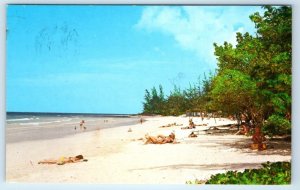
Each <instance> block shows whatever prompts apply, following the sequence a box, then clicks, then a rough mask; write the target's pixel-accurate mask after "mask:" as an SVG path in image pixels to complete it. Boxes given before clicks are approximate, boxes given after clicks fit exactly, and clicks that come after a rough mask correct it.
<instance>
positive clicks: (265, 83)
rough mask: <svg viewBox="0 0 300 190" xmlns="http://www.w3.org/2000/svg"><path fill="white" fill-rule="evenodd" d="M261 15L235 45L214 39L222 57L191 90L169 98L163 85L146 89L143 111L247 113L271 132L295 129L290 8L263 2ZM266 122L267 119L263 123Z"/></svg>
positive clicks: (176, 91) (182, 91)
mask: <svg viewBox="0 0 300 190" xmlns="http://www.w3.org/2000/svg"><path fill="white" fill-rule="evenodd" d="M263 8H264V9H265V12H264V14H263V15H260V13H254V14H252V15H250V19H251V21H252V22H253V23H254V24H255V28H256V35H255V36H252V35H250V34H249V33H248V32H246V33H244V34H242V33H237V34H236V40H237V44H236V46H233V45H232V44H230V43H228V42H224V43H223V45H217V44H216V43H214V47H215V55H216V57H217V60H218V69H217V73H216V74H212V73H210V74H209V76H208V77H207V76H206V75H205V74H204V78H203V80H202V81H201V80H200V79H199V82H198V83H197V84H194V85H190V87H189V88H187V89H184V90H181V89H180V88H179V87H177V86H174V90H173V91H172V92H171V93H170V95H169V96H167V97H165V94H164V93H163V89H162V87H161V86H160V87H159V94H158V93H157V90H156V88H154V87H153V88H152V89H151V90H150V92H151V93H150V92H149V91H148V90H146V93H145V102H144V111H143V112H144V113H152V114H162V115H180V114H183V113H185V112H186V111H198V112H199V111H200V112H219V111H222V113H226V114H230V115H236V116H237V118H240V116H241V115H242V114H243V115H244V116H246V119H247V121H250V120H252V122H253V124H254V125H255V126H258V127H262V126H263V127H264V130H263V131H264V132H265V133H267V134H276V133H278V134H286V133H290V130H291V124H290V123H291V117H286V116H290V115H291V102H292V99H291V83H292V72H291V64H292V9H291V7H289V6H276V7H272V6H264V7H263ZM265 120H267V122H266V123H265V122H264V121H265Z"/></svg>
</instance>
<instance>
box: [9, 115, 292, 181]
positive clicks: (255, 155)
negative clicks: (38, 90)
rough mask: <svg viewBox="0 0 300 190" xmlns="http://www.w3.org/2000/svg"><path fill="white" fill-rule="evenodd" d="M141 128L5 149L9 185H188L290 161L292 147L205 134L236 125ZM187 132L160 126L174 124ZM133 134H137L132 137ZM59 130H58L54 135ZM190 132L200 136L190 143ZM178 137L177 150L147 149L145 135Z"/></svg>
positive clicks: (154, 121) (152, 124) (155, 123)
mask: <svg viewBox="0 0 300 190" xmlns="http://www.w3.org/2000/svg"><path fill="white" fill-rule="evenodd" d="M145 119H146V121H145V122H144V123H142V124H140V123H136V124H130V125H128V126H122V127H115V128H105V129H100V128H99V129H95V130H93V131H82V132H79V131H78V132H76V133H74V134H72V135H67V136H64V137H60V138H53V139H44V140H41V139H37V140H28V141H21V142H18V141H16V142H8V143H7V144H6V181H7V182H21V183H85V184H86V183H96V184H185V182H186V181H188V180H195V179H208V178H209V177H210V176H211V175H212V174H216V173H220V172H225V171H228V170H241V171H242V170H244V169H245V168H257V167H260V164H261V163H263V162H267V161H270V162H275V161H290V160H291V144H290V143H288V142H283V141H278V142H277V141H270V142H268V144H269V145H271V148H270V149H268V150H266V151H255V150H251V149H249V144H250V143H251V137H247V136H242V135H233V134H214V135H210V134H206V133H205V131H204V130H205V129H208V128H209V127H210V126H219V125H225V124H233V123H235V121H231V120H229V119H223V118H222V119H219V118H218V119H216V120H214V119H212V118H211V119H207V118H205V119H204V120H203V121H202V120H201V118H199V117H195V118H193V121H194V122H195V123H196V124H208V125H207V126H197V127H196V129H186V130H182V129H181V127H184V126H187V125H188V119H189V118H188V117H184V116H180V117H171V116H170V117H160V116H153V117H145ZM174 122H176V124H182V125H183V126H171V127H165V128H161V127H160V126H163V125H167V124H171V123H174ZM129 128H131V130H132V132H128V130H129ZM54 130H55V129H54ZM191 131H197V132H198V133H199V135H198V137H196V138H188V135H189V134H190V133H191ZM171 132H175V135H176V140H177V141H178V142H179V143H177V144H162V145H157V144H147V145H145V144H144V142H145V140H140V138H144V136H145V134H146V133H148V134H149V135H157V134H164V135H168V134H170V133H171ZM79 154H82V155H83V156H84V157H85V158H86V159H88V161H87V162H78V163H71V164H65V165H55V164H54V165H47V164H46V165H41V164H38V161H40V160H43V159H50V158H53V159H58V158H59V157H62V156H67V157H69V156H76V155H79Z"/></svg>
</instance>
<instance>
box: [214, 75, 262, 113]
mask: <svg viewBox="0 0 300 190" xmlns="http://www.w3.org/2000/svg"><path fill="white" fill-rule="evenodd" d="M256 90H257V89H256V85H255V83H254V82H253V81H252V80H251V78H250V76H248V75H247V74H244V73H242V72H240V71H238V70H229V69H227V70H224V71H223V72H221V73H219V74H218V75H217V76H216V77H215V79H214V81H213V89H212V90H211V97H212V100H213V102H214V103H215V106H216V108H217V109H218V110H221V111H224V112H227V113H241V112H243V111H244V110H247V109H248V108H249V107H250V106H252V107H253V104H251V102H254V100H255V96H256ZM249 109H250V108H249Z"/></svg>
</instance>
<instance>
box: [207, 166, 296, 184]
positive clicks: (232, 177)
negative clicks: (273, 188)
mask: <svg viewBox="0 0 300 190" xmlns="http://www.w3.org/2000/svg"><path fill="white" fill-rule="evenodd" d="M262 166H263V167H262V168H260V169H246V170H244V171H243V172H238V171H228V172H226V173H219V174H216V175H212V176H211V177H210V179H209V180H207V181H206V183H205V184H253V185H254V184H256V185H285V184H290V183H291V163H290V162H275V163H270V162H267V163H264V164H262Z"/></svg>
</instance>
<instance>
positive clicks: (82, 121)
mask: <svg viewBox="0 0 300 190" xmlns="http://www.w3.org/2000/svg"><path fill="white" fill-rule="evenodd" d="M84 123H85V122H84V120H81V121H80V123H79V126H80V130H82V129H86V127H84V126H83V124H84Z"/></svg>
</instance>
